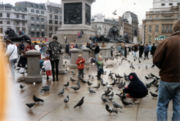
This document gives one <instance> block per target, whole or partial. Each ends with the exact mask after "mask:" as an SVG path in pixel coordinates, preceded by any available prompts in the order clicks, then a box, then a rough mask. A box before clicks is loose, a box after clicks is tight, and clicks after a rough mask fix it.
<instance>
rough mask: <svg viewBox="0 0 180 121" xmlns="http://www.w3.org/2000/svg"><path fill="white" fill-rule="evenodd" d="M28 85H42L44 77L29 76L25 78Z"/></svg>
mask: <svg viewBox="0 0 180 121" xmlns="http://www.w3.org/2000/svg"><path fill="white" fill-rule="evenodd" d="M24 80H25V82H26V83H34V82H35V83H41V82H42V77H41V76H27V77H25V78H24Z"/></svg>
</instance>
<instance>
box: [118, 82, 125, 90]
mask: <svg viewBox="0 0 180 121" xmlns="http://www.w3.org/2000/svg"><path fill="white" fill-rule="evenodd" d="M125 85H126V82H120V83H119V85H118V88H119V89H122V88H123V87H124V86H125Z"/></svg>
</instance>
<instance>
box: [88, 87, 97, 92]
mask: <svg viewBox="0 0 180 121" xmlns="http://www.w3.org/2000/svg"><path fill="white" fill-rule="evenodd" d="M88 90H89V93H96V92H95V91H94V90H92V89H91V88H90V87H89V88H88Z"/></svg>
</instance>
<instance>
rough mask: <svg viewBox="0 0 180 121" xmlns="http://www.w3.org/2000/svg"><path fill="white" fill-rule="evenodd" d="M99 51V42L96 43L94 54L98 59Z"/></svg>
mask: <svg viewBox="0 0 180 121" xmlns="http://www.w3.org/2000/svg"><path fill="white" fill-rule="evenodd" d="M99 52H100V47H99V45H98V43H96V46H95V50H94V55H95V58H96V60H97V58H98V54H99Z"/></svg>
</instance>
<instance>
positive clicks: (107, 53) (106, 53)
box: [100, 47, 111, 59]
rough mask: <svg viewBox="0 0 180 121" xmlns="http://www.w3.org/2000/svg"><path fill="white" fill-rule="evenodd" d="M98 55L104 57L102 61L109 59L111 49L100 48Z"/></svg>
mask: <svg viewBox="0 0 180 121" xmlns="http://www.w3.org/2000/svg"><path fill="white" fill-rule="evenodd" d="M100 54H101V55H102V56H103V57H104V59H107V58H110V57H111V48H107V47H103V48H101V51H100Z"/></svg>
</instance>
